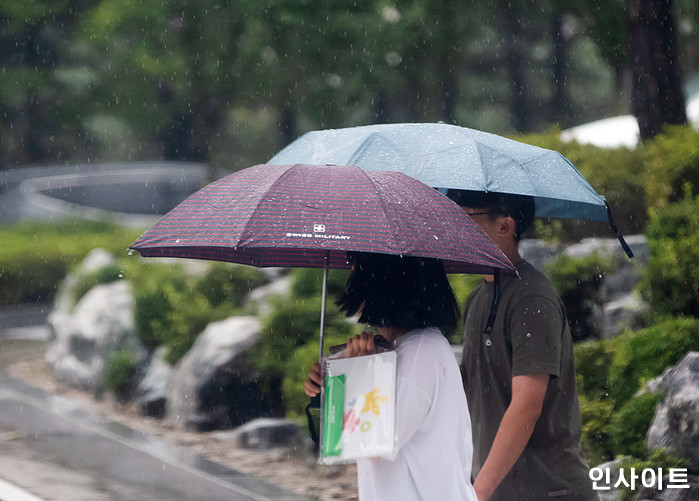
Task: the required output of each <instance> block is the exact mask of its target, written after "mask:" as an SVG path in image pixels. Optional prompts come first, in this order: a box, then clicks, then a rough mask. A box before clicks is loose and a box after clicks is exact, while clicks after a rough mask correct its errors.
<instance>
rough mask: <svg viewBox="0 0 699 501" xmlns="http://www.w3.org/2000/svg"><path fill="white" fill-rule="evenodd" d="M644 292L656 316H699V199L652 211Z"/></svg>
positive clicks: (687, 194)
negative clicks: (649, 255)
mask: <svg viewBox="0 0 699 501" xmlns="http://www.w3.org/2000/svg"><path fill="white" fill-rule="evenodd" d="M647 236H648V245H649V247H650V250H651V259H650V261H649V262H648V265H647V266H646V269H645V273H644V277H643V281H642V283H641V290H642V293H643V295H644V297H645V298H646V299H647V300H648V301H649V303H650V305H651V313H653V314H656V315H692V316H695V317H697V316H699V260H697V249H699V196H696V197H693V196H692V195H691V194H690V193H689V190H687V192H686V194H685V198H684V199H683V200H681V201H680V202H677V203H674V204H671V205H668V206H667V207H665V208H662V209H658V210H651V211H650V221H649V224H648V229H647Z"/></svg>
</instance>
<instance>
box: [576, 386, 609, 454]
mask: <svg viewBox="0 0 699 501" xmlns="http://www.w3.org/2000/svg"><path fill="white" fill-rule="evenodd" d="M579 400H580V414H581V417H582V430H581V443H582V447H583V451H584V453H585V457H586V458H587V460H588V462H589V463H590V464H599V463H603V462H605V461H608V460H610V459H613V458H614V448H613V446H612V435H611V430H610V425H611V422H612V418H613V416H614V401H613V400H611V399H608V398H607V399H605V398H587V397H585V395H582V394H581V395H579Z"/></svg>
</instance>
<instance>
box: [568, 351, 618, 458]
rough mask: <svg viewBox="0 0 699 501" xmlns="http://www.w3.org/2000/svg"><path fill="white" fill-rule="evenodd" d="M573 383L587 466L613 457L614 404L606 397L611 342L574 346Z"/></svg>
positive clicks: (610, 359)
mask: <svg viewBox="0 0 699 501" xmlns="http://www.w3.org/2000/svg"><path fill="white" fill-rule="evenodd" d="M573 349H574V350H575V368H576V377H575V380H576V383H577V389H578V398H579V400H580V413H581V416H582V436H581V441H582V446H583V450H584V451H585V456H586V457H587V459H588V461H589V462H590V463H591V464H599V463H601V462H604V461H606V460H608V459H612V458H613V457H614V455H615V454H614V447H613V433H614V431H613V430H612V429H611V424H612V421H613V419H614V407H615V405H614V400H613V399H612V398H610V396H609V385H608V377H609V367H610V366H611V363H612V359H613V357H614V351H613V345H612V341H611V340H599V341H586V342H583V343H576V344H575V345H574V346H573Z"/></svg>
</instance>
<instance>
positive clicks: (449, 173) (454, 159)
mask: <svg viewBox="0 0 699 501" xmlns="http://www.w3.org/2000/svg"><path fill="white" fill-rule="evenodd" d="M267 163H269V164H276V165H287V164H295V163H309V164H335V165H356V166H358V167H361V168H362V169H366V170H381V171H399V172H403V173H404V174H407V175H408V176H410V177H413V178H415V179H417V180H419V181H422V182H423V183H425V184H427V185H429V186H432V187H434V188H437V189H439V190H440V191H442V192H443V193H445V194H446V193H447V191H448V190H467V191H482V192H496V193H508V194H513V195H529V196H532V197H533V198H534V203H535V207H536V216H537V217H546V218H562V219H586V220H591V221H602V222H609V223H610V225H611V227H612V229H613V230H614V232H615V233H616V235H617V237H618V238H619V241H620V242H621V245H622V246H623V247H624V250H625V251H626V252H627V254H629V256H632V255H633V253H632V252H631V249H630V248H629V247H628V245H627V244H626V242H625V241H624V239H623V237H622V236H621V235H620V234H619V232H618V231H617V229H616V225H615V224H614V220H613V218H612V215H611V211H610V210H609V206H608V205H607V202H606V201H605V199H604V197H603V196H601V195H599V194H598V193H597V192H596V191H595V190H594V189H593V188H592V186H590V183H588V182H587V180H585V178H584V177H583V176H582V174H580V172H578V170H577V169H576V168H575V167H574V166H573V164H572V163H571V162H570V161H569V160H568V159H566V158H565V157H564V156H563V155H561V154H560V153H558V152H557V151H553V150H547V149H544V148H539V147H537V146H532V145H529V144H525V143H520V142H518V141H514V140H512V139H507V138H504V137H502V136H498V135H495V134H489V133H487V132H482V131H478V130H474V129H467V128H465V127H458V126H455V125H447V124H439V123H438V124H418V123H407V124H380V125H367V126H362V127H350V128H346V129H329V130H321V131H314V132H308V133H306V134H304V135H303V136H301V137H300V138H298V139H297V140H295V141H294V142H292V143H291V144H289V145H288V146H287V147H286V148H284V149H283V150H282V151H280V152H279V153H277V154H276V155H275V156H274V157H272V158H271V159H270V160H269V161H268V162H267Z"/></svg>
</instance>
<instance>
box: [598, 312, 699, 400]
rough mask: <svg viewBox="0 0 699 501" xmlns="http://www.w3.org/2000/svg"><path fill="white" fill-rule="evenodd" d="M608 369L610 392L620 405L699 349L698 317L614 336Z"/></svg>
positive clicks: (662, 322)
mask: <svg viewBox="0 0 699 501" xmlns="http://www.w3.org/2000/svg"><path fill="white" fill-rule="evenodd" d="M614 349H615V354H614V360H613V362H612V365H611V367H610V369H609V393H610V395H611V397H612V398H613V399H614V400H615V402H616V406H617V408H620V407H621V406H622V405H623V404H625V403H626V402H627V401H628V400H629V399H630V398H631V397H632V396H633V395H634V393H636V392H637V391H638V390H639V389H640V388H641V386H642V385H643V384H645V383H646V382H647V381H649V380H650V379H652V378H654V377H657V376H659V375H660V374H662V372H663V370H664V369H665V368H666V367H669V366H671V365H675V364H677V363H678V362H679V361H680V359H681V358H682V357H683V356H684V355H685V354H686V353H687V352H689V351H696V350H699V319H697V318H690V317H678V318H669V319H666V320H664V321H661V322H660V323H658V324H656V325H654V326H652V327H648V328H646V329H643V330H640V331H637V332H627V333H625V334H622V335H621V336H618V337H617V338H615V339H614Z"/></svg>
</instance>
